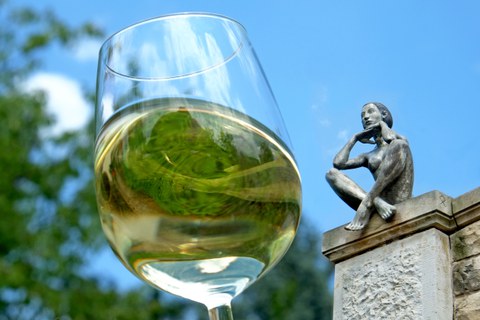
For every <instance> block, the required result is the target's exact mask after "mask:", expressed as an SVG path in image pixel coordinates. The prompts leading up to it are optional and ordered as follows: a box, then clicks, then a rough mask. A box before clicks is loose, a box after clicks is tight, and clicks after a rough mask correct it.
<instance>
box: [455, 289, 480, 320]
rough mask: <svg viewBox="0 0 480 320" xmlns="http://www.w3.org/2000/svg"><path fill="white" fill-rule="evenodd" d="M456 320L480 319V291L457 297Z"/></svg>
mask: <svg viewBox="0 0 480 320" xmlns="http://www.w3.org/2000/svg"><path fill="white" fill-rule="evenodd" d="M454 314H455V317H454V319H455V320H478V319H480V291H477V292H475V293H473V294H469V295H464V296H461V297H457V298H456V299H455V313H454Z"/></svg>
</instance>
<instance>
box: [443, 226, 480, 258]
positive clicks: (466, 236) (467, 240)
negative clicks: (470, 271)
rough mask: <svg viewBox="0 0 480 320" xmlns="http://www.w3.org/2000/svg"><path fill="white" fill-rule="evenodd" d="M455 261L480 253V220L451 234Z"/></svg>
mask: <svg viewBox="0 0 480 320" xmlns="http://www.w3.org/2000/svg"><path fill="white" fill-rule="evenodd" d="M450 238H451V243H452V257H453V260H454V261H458V260H461V259H465V258H468V257H471V256H474V255H478V254H480V221H477V222H475V223H473V224H471V225H469V226H467V227H465V228H463V229H461V230H459V231H457V232H455V233H454V234H452V235H451V236H450Z"/></svg>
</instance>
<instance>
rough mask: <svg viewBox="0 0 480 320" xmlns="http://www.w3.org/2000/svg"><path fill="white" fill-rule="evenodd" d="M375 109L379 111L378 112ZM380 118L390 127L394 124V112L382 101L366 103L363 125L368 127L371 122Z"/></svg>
mask: <svg viewBox="0 0 480 320" xmlns="http://www.w3.org/2000/svg"><path fill="white" fill-rule="evenodd" d="M375 109H376V110H375ZM375 111H378V114H376V112H375ZM376 118H379V119H376ZM379 120H382V121H383V122H385V123H386V124H387V126H388V127H389V128H391V127H392V126H393V118H392V114H391V113H390V110H388V108H387V107H385V105H383V104H382V103H380V102H368V103H366V104H365V105H364V106H363V108H362V124H363V127H364V128H365V129H366V128H367V127H368V126H369V125H370V124H373V123H371V122H374V123H377V122H378V121H379Z"/></svg>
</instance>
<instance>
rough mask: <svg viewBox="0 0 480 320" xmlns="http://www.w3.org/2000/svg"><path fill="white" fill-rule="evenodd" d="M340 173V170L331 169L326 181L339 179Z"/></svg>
mask: <svg viewBox="0 0 480 320" xmlns="http://www.w3.org/2000/svg"><path fill="white" fill-rule="evenodd" d="M338 173H339V170H338V169H335V168H331V169H330V170H328V171H327V174H326V175H325V179H327V181H328V182H332V181H334V180H335V179H336V178H337V176H338Z"/></svg>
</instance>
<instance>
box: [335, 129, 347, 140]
mask: <svg viewBox="0 0 480 320" xmlns="http://www.w3.org/2000/svg"><path fill="white" fill-rule="evenodd" d="M337 138H338V139H340V140H345V141H346V140H347V138H348V130H340V131H339V132H338V134H337Z"/></svg>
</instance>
